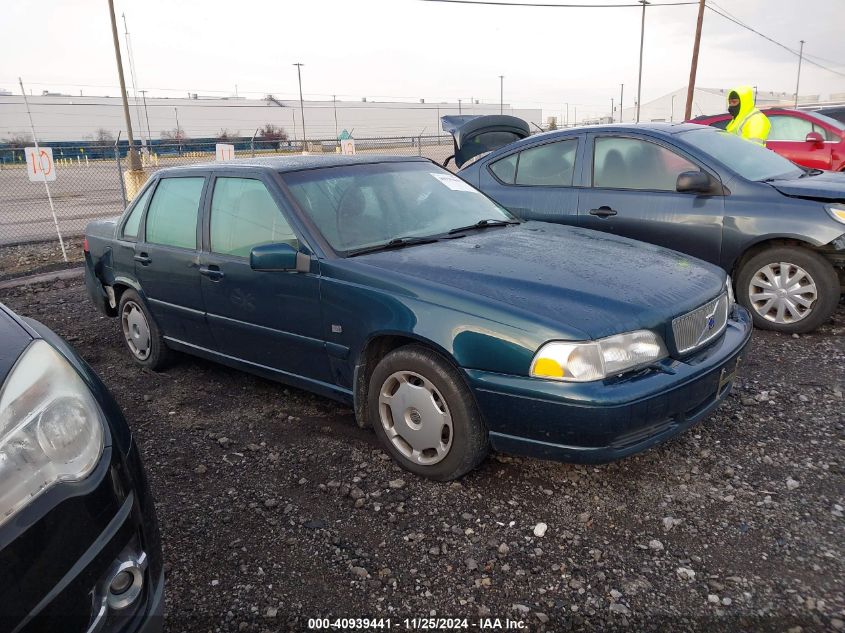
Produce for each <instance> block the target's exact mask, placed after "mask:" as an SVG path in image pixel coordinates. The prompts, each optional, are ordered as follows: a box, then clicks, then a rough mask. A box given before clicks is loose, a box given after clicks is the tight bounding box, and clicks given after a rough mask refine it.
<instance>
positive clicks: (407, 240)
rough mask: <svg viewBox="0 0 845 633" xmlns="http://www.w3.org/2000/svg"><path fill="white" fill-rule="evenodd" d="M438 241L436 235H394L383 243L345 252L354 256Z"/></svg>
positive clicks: (348, 255) (349, 255)
mask: <svg viewBox="0 0 845 633" xmlns="http://www.w3.org/2000/svg"><path fill="white" fill-rule="evenodd" d="M436 241H438V238H436V237H394V238H393V239H392V240H390V241H388V242H385V243H384V244H376V245H375V246H365V247H364V248H358V249H355V250H354V251H350V252H348V253H347V254H346V256H347V257H355V256H356V255H363V254H365V253H374V252H376V251H387V250H390V249H393V248H402V247H403V246H414V245H416V244H431V243H433V242H436Z"/></svg>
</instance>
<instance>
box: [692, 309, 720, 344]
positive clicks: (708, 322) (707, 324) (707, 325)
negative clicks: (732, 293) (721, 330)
mask: <svg viewBox="0 0 845 633" xmlns="http://www.w3.org/2000/svg"><path fill="white" fill-rule="evenodd" d="M718 309H719V304H718V302H717V303H716V305H715V306H714V307H713V312H711V313H710V314H708V315H706V316H705V317H704V319H705V320H704V327H703V328H702V330H701V334H699V335H698V340H697V341H696V344H698V343H701V341H702V340H704V339H705V338H706V337H707V335H708V334H709V333H710V332H711V331H712V330H713V328H715V327H716V311H717V310H718Z"/></svg>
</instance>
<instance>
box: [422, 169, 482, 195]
mask: <svg viewBox="0 0 845 633" xmlns="http://www.w3.org/2000/svg"><path fill="white" fill-rule="evenodd" d="M431 175H432V176H434V177H435V178H436V179H437V180H439V181H440V182H441V183H443V184H444V185H446V186H447V187H449V189H451V190H452V191H471V192H474V191H475V189H473V188H472V187H471V186H470V185H469V184H467V183H466V182H464V181H463V180H461V179H460V178H458V177H457V176H453V175H452V174H434V173H432V174H431Z"/></svg>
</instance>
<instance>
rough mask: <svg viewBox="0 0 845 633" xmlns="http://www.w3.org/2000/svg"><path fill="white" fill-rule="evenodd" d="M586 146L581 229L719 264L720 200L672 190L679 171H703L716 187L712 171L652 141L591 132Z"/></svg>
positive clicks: (580, 215) (580, 206)
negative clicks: (640, 241) (639, 241)
mask: <svg viewBox="0 0 845 633" xmlns="http://www.w3.org/2000/svg"><path fill="white" fill-rule="evenodd" d="M587 145H588V150H587V152H586V156H587V160H588V161H589V164H586V165H585V172H584V177H585V184H586V185H588V186H585V187H584V188H581V189H579V195H578V214H579V217H580V220H581V223H582V225H583V226H586V227H588V228H592V229H596V230H599V231H606V232H609V233H616V234H618V235H623V236H625V237H631V238H633V239H637V240H642V241H644V242H651V243H652V244H658V245H660V246H665V247H667V248H671V249H674V250H678V251H681V252H684V253H688V254H690V255H694V256H695V257H699V258H701V259H704V260H707V261H710V262H713V263H718V262H719V255H720V251H721V244H722V221H723V218H724V197H723V195H721V194H718V195H710V194H696V193H679V192H678V191H676V189H675V186H676V181H677V178H678V175H679V174H681V173H683V172H687V171H699V170H702V171H706V172H707V173H709V175H710V177H711V179H713V181H714V182H717V183H718V182H719V179H718V177H717V176H716V174H715V173H714V172H712V171H710V170H707V169H705V168H704V167H703V166H701V165H699V164H697V163H696V162H695V161H694V160H693V159H692V158H691V157H689V156H688V155H686V154H684V153H682V151H681V150H679V149H678V148H675V147H670V146H669V145H668V144H667V143H665V142H663V141H659V140H657V139H651V138H645V137H640V136H637V135H612V134H601V133H591V134H589V135H588V138H587ZM590 158H591V160H590ZM590 166H591V167H592V169H591V170H590V169H589V167H590ZM590 171H591V173H590Z"/></svg>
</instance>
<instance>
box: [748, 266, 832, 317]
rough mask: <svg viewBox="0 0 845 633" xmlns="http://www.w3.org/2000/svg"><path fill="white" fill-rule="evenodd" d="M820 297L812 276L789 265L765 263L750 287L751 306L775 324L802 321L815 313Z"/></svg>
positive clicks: (798, 267)
mask: <svg viewBox="0 0 845 633" xmlns="http://www.w3.org/2000/svg"><path fill="white" fill-rule="evenodd" d="M817 296H818V292H817V290H816V282H815V281H814V280H813V278H812V277H811V276H810V274H809V273H808V272H807V271H806V270H804V269H803V268H801V267H800V266H796V265H795V264H790V263H788V262H780V263H771V264H766V265H765V266H763V267H762V268H761V269H760V270H758V271H757V272H756V273H754V276H753V277H752V278H751V283H749V284H748V297H749V299H751V306H752V307H753V308H754V310H755V311H756V312H757V314H759V315H760V316H761V317H763V318H764V319H766V320H767V321H771V322H772V323H779V324H784V325H785V324H789V323H795V322H797V321H800V320H801V319H803V318H804V317H806V316H807V315H808V314H810V312H812V311H813V304H814V303H815V301H816V298H817Z"/></svg>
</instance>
